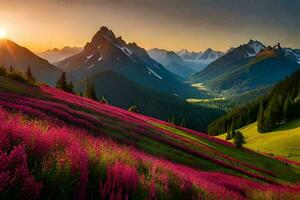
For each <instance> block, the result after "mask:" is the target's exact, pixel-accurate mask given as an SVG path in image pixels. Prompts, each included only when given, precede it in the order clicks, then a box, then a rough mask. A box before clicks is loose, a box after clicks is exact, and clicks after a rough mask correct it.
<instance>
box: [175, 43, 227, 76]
mask: <svg viewBox="0 0 300 200" xmlns="http://www.w3.org/2000/svg"><path fill="white" fill-rule="evenodd" d="M177 55H179V56H180V57H181V58H182V59H183V61H184V62H186V63H190V64H189V65H190V68H192V69H193V70H194V71H196V72H200V71H202V70H203V69H204V68H205V67H206V66H207V65H208V64H210V63H212V62H213V61H215V60H217V59H218V58H220V57H222V56H223V55H224V53H223V52H221V51H215V50H213V49H211V48H208V49H207V50H205V51H204V52H201V51H200V52H189V51H188V50H186V49H183V50H181V51H179V52H177Z"/></svg>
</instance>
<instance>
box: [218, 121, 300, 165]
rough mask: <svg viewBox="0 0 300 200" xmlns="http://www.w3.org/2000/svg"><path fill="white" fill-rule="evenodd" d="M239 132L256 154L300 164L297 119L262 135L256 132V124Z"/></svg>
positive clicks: (222, 136)
mask: <svg viewBox="0 0 300 200" xmlns="http://www.w3.org/2000/svg"><path fill="white" fill-rule="evenodd" d="M239 130H240V131H241V132H242V133H243V135H244V136H245V138H246V142H247V143H246V144H245V146H246V147H248V148H250V149H253V150H255V151H258V152H262V153H268V154H270V155H274V156H280V157H284V158H287V159H290V160H295V161H298V162H299V163H300V149H299V146H300V120H299V119H298V120H294V121H291V122H288V123H286V124H284V125H282V126H280V127H278V128H275V129H274V130H273V131H271V132H268V133H264V134H261V133H259V132H258V131H257V123H253V124H250V125H248V126H246V127H243V128H241V129H239ZM218 138H221V139H225V138H226V134H223V135H220V136H218ZM230 141H231V140H230Z"/></svg>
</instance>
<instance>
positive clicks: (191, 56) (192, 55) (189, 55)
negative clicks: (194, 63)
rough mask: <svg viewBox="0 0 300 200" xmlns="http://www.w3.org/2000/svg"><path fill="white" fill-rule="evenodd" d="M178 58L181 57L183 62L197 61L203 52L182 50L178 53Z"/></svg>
mask: <svg viewBox="0 0 300 200" xmlns="http://www.w3.org/2000/svg"><path fill="white" fill-rule="evenodd" d="M176 53H177V55H178V56H180V57H181V58H182V59H183V60H195V59H196V58H199V57H200V56H201V55H202V54H203V52H201V51H199V52H194V51H192V52H190V51H188V50H187V49H182V50H180V51H178V52H176Z"/></svg>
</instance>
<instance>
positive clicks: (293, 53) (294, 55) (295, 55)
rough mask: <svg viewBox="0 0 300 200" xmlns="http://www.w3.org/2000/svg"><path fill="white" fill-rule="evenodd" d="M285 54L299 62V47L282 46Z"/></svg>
mask: <svg viewBox="0 0 300 200" xmlns="http://www.w3.org/2000/svg"><path fill="white" fill-rule="evenodd" d="M283 50H284V53H285V56H287V57H289V58H291V59H292V60H294V61H296V62H298V63H299V64H300V49H291V48H283Z"/></svg>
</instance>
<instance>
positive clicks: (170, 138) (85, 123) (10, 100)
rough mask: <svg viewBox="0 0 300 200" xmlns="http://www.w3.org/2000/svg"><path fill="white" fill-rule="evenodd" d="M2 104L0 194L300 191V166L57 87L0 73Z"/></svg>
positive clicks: (160, 195) (234, 195) (288, 195)
mask: <svg viewBox="0 0 300 200" xmlns="http://www.w3.org/2000/svg"><path fill="white" fill-rule="evenodd" d="M0 105H1V107H2V108H1V109H0V120H1V124H0V133H1V134H0V136H1V143H0V148H1V151H0V155H1V158H3V159H5V161H6V162H1V165H0V167H1V170H2V171H5V173H6V174H5V176H2V177H3V178H5V180H10V181H9V183H10V185H7V183H8V182H5V183H6V184H2V185H0V189H1V191H5V192H4V193H1V194H0V195H2V196H1V198H6V199H12V198H17V197H20V196H19V195H21V197H28V196H30V197H31V198H35V197H36V198H37V197H41V198H43V197H49V194H51V198H53V199H61V198H72V197H75V196H76V198H78V199H86V198H88V199H95V198H99V197H101V198H102V199H183V198H187V199H193V198H195V199H220V198H225V199H257V197H258V196H259V197H260V199H270V198H275V197H276V198H279V199H293V198H297V197H298V195H299V188H298V186H295V185H290V183H292V184H293V183H295V182H297V181H299V180H300V167H297V166H295V165H286V164H285V163H284V162H281V161H278V160H274V159H272V158H270V157H267V156H264V155H261V154H257V153H254V152H252V151H249V150H247V149H244V150H237V149H235V148H234V146H233V145H231V144H230V143H228V142H225V141H223V140H219V139H216V138H213V137H210V136H207V135H205V134H203V133H200V132H196V131H192V130H189V129H186V128H182V127H178V126H174V125H172V124H169V123H167V122H163V121H160V120H157V119H154V118H150V117H147V116H144V115H140V114H136V113H131V112H127V111H126V110H122V109H120V108H116V107H113V106H110V105H107V104H102V103H99V102H96V101H93V100H90V99H87V98H84V97H79V96H76V95H74V94H71V93H66V92H63V91H61V90H57V89H55V88H52V87H48V86H45V85H41V86H37V85H30V84H27V83H21V82H17V81H13V80H11V79H8V78H5V77H0ZM127 145H129V147H128V146H127ZM3 159H1V160H3ZM21 166H22V167H21ZM19 167H21V168H19ZM19 169H22V170H19ZM14 176H21V177H23V178H20V179H17V181H18V182H16V180H15V179H13V177H14ZM20 188H21V189H20ZM297 191H298V192H297Z"/></svg>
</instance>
